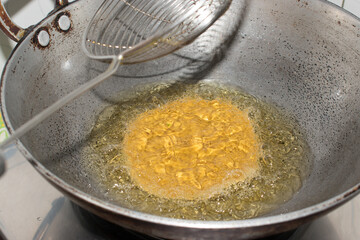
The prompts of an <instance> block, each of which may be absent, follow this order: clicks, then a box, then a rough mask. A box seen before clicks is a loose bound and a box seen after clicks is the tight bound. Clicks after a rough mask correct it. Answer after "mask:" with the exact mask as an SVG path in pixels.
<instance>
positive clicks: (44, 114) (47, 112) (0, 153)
mask: <svg viewBox="0 0 360 240" xmlns="http://www.w3.org/2000/svg"><path fill="white" fill-rule="evenodd" d="M120 63H121V57H115V58H113V60H112V62H111V63H110V65H109V67H108V69H107V70H106V71H105V72H103V73H102V74H100V75H99V76H97V77H96V78H94V79H92V80H90V81H88V82H87V83H85V84H83V85H81V86H80V87H78V88H76V89H75V90H74V91H72V92H70V93H68V94H67V95H66V96H65V97H62V98H60V99H59V100H57V101H56V102H55V103H53V104H52V105H50V106H49V107H47V108H46V109H44V110H43V111H41V112H40V113H38V114H37V115H35V116H34V117H33V118H32V119H30V120H29V121H27V122H26V123H24V124H23V125H22V126H20V127H19V128H18V129H16V130H15V131H14V132H13V133H12V134H11V135H10V136H9V138H7V139H6V140H5V141H4V142H2V143H1V144H0V176H1V174H2V172H4V171H5V157H4V150H5V148H6V147H7V146H8V145H9V144H11V143H12V142H13V141H15V140H16V139H18V138H20V137H21V136H23V135H24V134H26V133H27V132H28V131H30V130H31V129H33V128H34V127H36V126H37V125H38V124H40V123H41V122H42V121H44V120H45V119H47V118H48V117H50V116H51V115H52V114H53V113H55V112H56V111H57V110H59V109H60V108H62V107H63V106H65V105H66V104H68V103H69V102H71V101H72V100H74V99H75V98H77V97H79V96H81V95H82V94H84V93H85V92H87V91H89V90H90V89H92V88H94V87H95V86H97V85H98V84H100V83H101V82H103V81H104V80H106V79H108V78H109V77H111V76H112V75H113V74H114V73H115V72H116V70H117V69H118V67H119V65H120ZM1 170H3V171H1Z"/></svg>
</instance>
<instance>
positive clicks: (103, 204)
mask: <svg viewBox="0 0 360 240" xmlns="http://www.w3.org/2000/svg"><path fill="white" fill-rule="evenodd" d="M314 1H319V2H322V3H324V4H327V5H329V6H331V7H332V8H334V9H336V10H337V11H339V12H341V13H342V14H344V15H347V16H348V17H351V18H353V19H355V20H356V21H357V22H358V23H359V24H360V16H359V17H358V16H356V15H354V14H353V13H351V12H349V11H347V10H346V9H344V8H342V7H340V6H338V5H336V4H334V3H332V2H329V1H327V0H314ZM76 3H77V1H74V2H71V3H69V4H67V5H65V6H63V7H61V8H59V9H56V10H55V11H52V12H51V13H50V14H48V15H47V16H46V17H45V18H44V19H42V20H41V21H40V22H39V23H37V24H35V25H34V26H32V27H31V29H29V30H28V31H27V32H26V34H25V36H24V37H23V38H22V39H20V41H19V42H17V44H16V46H15V48H14V49H13V50H12V51H11V54H10V56H9V58H8V59H7V61H6V63H5V65H4V68H3V71H2V74H1V79H0V105H1V109H0V110H1V114H2V116H3V120H4V125H5V127H6V129H7V131H8V132H9V133H10V134H11V133H12V132H13V131H14V128H13V127H12V124H11V122H10V119H9V116H8V114H7V110H6V108H5V105H6V101H5V97H4V95H5V94H4V89H5V87H4V83H5V81H4V79H5V75H6V74H7V72H8V71H9V65H10V64H11V61H12V58H13V56H14V55H15V54H16V53H17V50H18V48H19V47H20V45H22V43H23V42H24V40H25V39H27V38H28V37H30V36H31V35H32V34H33V33H35V32H36V31H37V29H39V27H41V26H42V24H43V23H44V22H45V21H47V20H48V19H49V18H51V17H53V16H54V15H57V14H58V13H59V12H60V11H63V10H65V9H66V8H67V7H68V6H70V5H73V4H76ZM16 146H17V150H18V151H19V152H20V153H21V154H22V155H23V156H24V158H25V159H26V160H28V161H29V162H30V163H31V164H32V165H33V167H34V168H35V169H36V170H37V171H38V172H39V173H40V174H41V175H42V176H43V177H44V178H45V179H46V180H47V181H48V182H49V183H51V184H52V185H53V186H54V187H56V188H57V189H58V190H59V191H60V192H61V193H63V194H65V195H67V196H68V195H73V196H75V197H76V198H79V199H80V200H81V201H84V202H86V203H89V204H91V205H92V206H96V207H98V208H100V209H102V210H106V211H108V212H111V213H116V214H120V215H122V216H126V217H129V218H131V219H136V220H140V221H145V222H148V223H153V224H161V225H167V226H172V227H182V228H193V229H213V230H221V229H240V228H251V227H264V226H271V225H276V224H282V223H288V222H291V221H296V220H299V219H304V218H307V217H311V216H314V215H320V214H321V213H326V212H327V211H330V210H332V209H334V208H336V207H339V206H341V205H342V204H344V203H345V202H347V201H349V200H351V199H352V198H354V197H355V196H356V195H358V194H359V193H360V183H358V184H356V185H354V186H353V187H351V188H349V189H348V190H346V191H344V192H342V193H340V194H338V195H336V196H334V197H332V198H329V199H327V200H325V201H322V202H319V203H317V204H315V205H311V206H309V207H306V208H303V209H300V210H296V211H292V212H287V213H283V214H278V215H274V216H266V217H261V216H259V217H256V218H252V219H244V220H229V221H224V220H221V221H206V220H186V219H176V218H168V217H162V216H158V215H152V214H148V213H143V212H139V211H136V210H131V209H127V208H124V207H121V206H118V205H116V204H113V203H109V202H107V201H105V200H102V199H99V198H97V197H93V196H91V195H90V194H87V193H85V192H83V191H81V190H79V189H77V188H75V187H73V186H71V185H70V184H68V183H66V182H65V181H64V180H62V179H61V178H60V177H57V176H56V175H55V174H53V173H52V172H51V171H50V170H48V169H47V168H46V167H44V166H43V165H42V164H41V163H40V162H39V161H37V160H36V159H35V158H34V157H33V156H32V154H31V153H30V152H29V151H28V150H27V148H26V147H25V146H24V145H23V144H22V142H21V141H20V140H16ZM5 174H6V173H5ZM60 189H61V190H60ZM300 190H301V188H300ZM300 190H299V191H300ZM295 194H296V193H295Z"/></svg>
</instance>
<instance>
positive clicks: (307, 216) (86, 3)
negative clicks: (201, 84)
mask: <svg viewBox="0 0 360 240" xmlns="http://www.w3.org/2000/svg"><path fill="white" fill-rule="evenodd" d="M57 3H58V4H57V8H56V9H55V10H54V11H53V12H52V13H51V14H49V16H48V17H46V18H45V19H44V20H42V21H41V22H40V23H39V24H38V25H36V26H34V27H32V28H30V29H27V30H23V29H21V28H20V27H18V26H15V25H13V24H12V23H11V22H10V21H9V19H8V18H7V16H2V21H1V22H2V24H3V27H2V28H3V30H5V32H7V33H8V35H9V36H10V37H11V38H12V39H14V40H17V41H18V44H17V46H16V48H15V49H14V51H13V52H12V54H11V56H10V58H9V60H8V61H7V64H6V66H5V68H4V71H3V73H2V79H1V109H2V113H3V116H4V121H5V124H6V126H7V128H8V130H9V131H10V132H12V131H13V130H14V129H16V128H18V127H19V126H20V125H21V124H22V123H24V122H25V121H26V120H28V119H30V118H31V117H32V116H34V115H35V114H36V113H38V112H39V111H41V110H42V109H44V108H45V107H46V106H48V105H49V104H50V103H52V102H54V101H55V100H56V99H58V98H60V97H61V96H63V95H65V94H66V93H68V92H69V91H71V90H72V89H74V88H75V87H76V86H79V85H80V84H82V83H83V82H85V81H87V80H88V79H91V78H93V77H94V76H96V75H97V74H99V72H101V71H103V70H104V69H105V68H106V67H107V64H108V63H106V62H101V61H96V60H90V59H88V58H87V57H86V56H85V55H84V53H83V52H82V51H81V47H80V46H81V37H82V33H83V31H84V30H85V28H86V25H87V23H88V22H89V19H90V18H91V16H92V15H93V14H94V12H95V10H96V9H97V7H98V6H99V5H100V4H101V1H92V0H79V1H76V2H73V3H71V4H67V1H58V2H57ZM240 3H241V4H240ZM232 4H235V5H234V6H236V7H235V8H234V7H233V10H234V11H235V15H234V16H233V17H234V21H233V22H232V23H231V24H229V27H228V29H225V30H227V31H228V32H234V34H229V35H228V36H226V34H225V35H220V37H219V41H218V42H217V43H216V44H215V45H214V46H212V45H211V44H210V45H205V46H206V48H201V46H203V45H201V44H203V43H207V42H206V41H204V39H202V41H195V42H194V43H193V44H191V45H189V46H188V47H186V48H184V49H182V50H181V51H180V52H178V53H175V54H172V55H169V56H167V57H165V58H162V59H159V60H156V61H152V62H148V63H143V64H138V65H132V66H122V67H121V68H120V69H119V71H118V72H117V73H116V74H115V75H114V76H113V77H112V78H110V79H109V80H107V81H106V82H104V83H103V84H102V85H100V86H98V87H97V88H95V89H93V90H92V91H90V92H88V93H86V94H85V95H83V96H82V97H80V98H78V99H77V100H76V101H73V102H72V103H70V104H68V105H67V106H66V107H64V108H63V109H61V110H59V111H58V112H57V113H56V114H54V115H53V116H52V117H51V118H49V119H48V120H46V121H44V122H43V123H42V124H41V125H39V126H38V127H37V128H35V129H33V130H32V131H31V132H30V133H28V134H27V135H25V136H24V137H22V138H21V139H20V140H19V141H18V142H17V145H18V148H19V150H20V151H21V152H22V154H23V155H24V156H25V157H26V158H27V159H28V160H29V161H30V162H31V163H32V165H33V166H34V167H35V168H36V169H37V171H38V172H39V173H40V174H41V175H42V176H43V177H44V178H46V179H47V180H48V181H49V182H50V183H51V184H53V185H54V186H55V187H56V188H57V189H59V190H60V191H61V192H62V193H64V194H65V195H66V196H67V197H69V198H70V199H71V200H72V201H74V202H75V203H77V204H79V205H80V206H82V207H83V208H85V209H87V210H89V211H90V212H92V213H94V214H96V215H98V216H100V217H102V218H104V219H106V220H109V221H111V222H113V223H116V224H118V225H120V226H124V227H126V228H129V229H133V230H136V231H139V232H142V233H146V234H149V235H152V236H158V237H163V238H168V239H172V238H179V239H186V238H188V239H194V238H204V239H206V238H215V239H223V238H230V239H254V238H259V237H264V236H267V235H271V234H276V233H279V232H284V231H287V230H290V229H294V228H296V227H298V226H300V225H301V224H303V223H306V222H308V221H311V220H313V219H314V218H316V217H319V216H321V215H323V214H326V213H327V212H329V211H330V210H332V209H334V208H336V207H338V206H340V205H341V204H343V203H344V202H346V201H348V200H349V199H351V198H352V197H354V196H355V195H356V194H358V193H359V192H360V161H359V156H360V148H359V147H358V146H359V143H360V116H359V110H360V101H359V100H358V97H359V94H360V81H359V80H360V77H359V66H360V21H359V19H358V18H356V17H355V16H352V15H351V14H349V13H347V12H345V11H344V10H342V9H340V8H338V7H336V6H335V5H332V4H330V3H328V2H326V1H321V0H307V1H302V0H291V1H290V0H252V1H248V2H242V1H239V0H233V3H232ZM236 4H239V5H238V6H237V5H236ZM62 16H65V20H64V18H61V17H62ZM236 18H238V20H239V21H237V20H236V21H235V19H236ZM4 19H5V20H4ZM60 19H62V20H61V21H60ZM69 20H70V22H69ZM219 21H220V20H219ZM59 22H60V24H59ZM69 23H70V27H69ZM64 26H65V27H64ZM66 26H67V27H69V28H67V27H66ZM215 30H216V26H215ZM209 31H211V29H209ZM225 32H226V31H225ZM204 34H205V35H204V36H206V34H209V35H208V36H211V32H210V33H204ZM200 38H201V36H200ZM227 39H230V40H227ZM205 40H206V39H205ZM215 42H216V41H215ZM199 49H200V50H199ZM194 50H197V51H198V53H199V55H196V54H190V55H191V57H188V56H189V55H187V53H189V52H190V53H193V52H194ZM195 52H196V51H195ZM177 81H190V82H192V81H216V82H220V83H225V84H231V85H234V86H239V87H241V88H242V89H243V90H244V91H246V92H248V93H249V94H251V95H254V96H256V97H257V98H259V99H262V100H264V101H266V102H269V103H272V104H275V105H277V106H278V107H279V108H281V109H284V110H285V111H287V112H289V113H290V114H291V115H292V116H294V117H295V119H296V120H297V122H298V123H299V125H300V127H301V129H302V130H303V132H304V135H305V138H306V141H307V143H308V144H309V147H310V150H311V155H312V165H311V169H310V173H309V176H308V177H307V178H306V180H305V181H304V182H303V186H302V188H301V189H300V190H299V191H298V192H297V193H296V194H295V195H294V197H293V198H292V199H291V200H290V201H288V202H286V203H284V204H283V205H281V206H280V207H279V208H277V209H276V210H274V211H272V212H270V213H268V214H266V215H264V216H260V217H257V218H254V219H248V220H237V221H195V220H180V219H169V218H164V217H159V216H154V215H150V214H145V213H141V212H136V211H133V210H131V209H126V208H123V207H121V206H118V205H115V204H113V203H111V202H110V201H108V200H107V199H106V196H105V195H104V194H103V193H102V192H101V190H99V189H96V188H95V187H93V186H94V184H93V182H92V181H93V179H92V178H91V176H90V175H89V174H88V173H87V172H86V171H85V170H84V168H83V166H82V165H81V161H79V151H78V149H79V148H80V146H81V145H82V144H83V143H84V142H86V141H87V137H88V135H89V131H90V129H91V128H90V126H91V124H93V123H94V122H95V119H96V116H97V115H98V114H99V113H100V112H101V110H102V109H103V108H104V107H105V106H108V105H111V104H114V103H116V102H117V101H119V100H120V99H122V98H123V97H124V96H123V95H122V94H119V93H123V94H124V95H126V94H125V93H126V92H131V90H132V89H134V88H135V87H137V86H139V85H141V84H148V83H156V82H170V83H173V82H177ZM19 177H20V176H19Z"/></svg>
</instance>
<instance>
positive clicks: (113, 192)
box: [83, 83, 309, 220]
mask: <svg viewBox="0 0 360 240" xmlns="http://www.w3.org/2000/svg"><path fill="white" fill-rule="evenodd" d="M132 96H134V97H131V98H127V100H124V101H122V102H119V103H118V104H117V105H113V106H110V107H107V108H106V109H104V110H103V112H102V113H101V114H100V115H99V117H98V121H97V122H96V124H95V126H94V127H93V129H92V132H91V137H90V139H91V140H90V143H89V146H88V148H87V149H88V150H87V151H86V152H87V153H86V154H85V156H84V158H83V161H86V164H85V165H86V166H88V170H89V171H90V172H91V173H92V174H93V175H94V176H95V178H96V181H97V182H99V186H100V187H102V188H104V189H106V195H107V197H108V198H109V200H110V201H112V202H114V203H116V204H119V205H120V206H124V207H127V208H130V209H134V210H137V211H141V212H146V213H150V214H155V215H161V216H165V217H171V218H180V219H199V220H235V219H247V218H253V217H256V216H259V215H262V214H265V213H267V212H269V211H271V210H272V209H275V208H276V207H278V206H279V205H280V204H282V203H284V202H286V201H288V200H289V199H291V197H292V196H293V195H294V194H295V193H296V192H297V191H298V190H299V188H300V187H301V184H302V181H303V179H304V177H305V175H306V173H307V170H308V165H309V160H308V154H307V153H308V151H307V146H306V143H305V141H304V139H303V137H302V136H301V134H300V132H299V131H298V127H297V126H296V123H295V121H294V120H292V119H291V118H290V117H288V116H287V115H286V114H284V113H283V112H282V111H280V110H279V109H277V108H276V107H274V106H272V105H270V104H268V103H265V102H263V101H260V100H259V99H257V98H255V97H253V96H250V95H248V94H245V93H244V92H242V91H241V90H239V89H236V88H232V87H230V86H220V85H217V84H213V83H198V84H169V85H166V84H163V85H155V86H148V87H145V88H142V89H141V90H138V91H136V92H134V93H133V94H132ZM184 98H201V99H205V100H216V99H217V100H221V101H226V102H229V103H231V104H232V105H234V106H236V107H237V108H238V109H239V110H244V111H245V110H246V111H247V114H248V117H249V119H250V120H251V121H252V122H253V124H254V131H255V133H256V135H257V136H258V138H259V142H261V151H262V154H261V155H259V159H258V165H259V171H258V173H257V174H256V176H254V177H251V178H248V179H245V181H241V182H238V183H235V184H232V185H231V186H230V187H227V188H226V189H225V190H224V191H222V192H220V193H216V194H215V195H212V196H211V197H210V198H207V199H206V198H205V199H204V198H202V199H195V200H189V199H167V198H163V197H158V196H156V195H152V194H149V193H148V192H146V191H144V190H142V188H141V187H139V186H137V185H136V184H134V181H133V180H132V179H131V177H130V175H129V169H127V167H126V164H125V163H126V159H125V155H124V153H123V140H124V136H125V133H126V131H127V128H128V126H129V124H130V123H131V122H132V121H134V120H135V119H136V118H137V116H139V115H140V114H141V113H144V112H146V111H148V110H151V109H155V108H158V107H161V106H163V105H165V104H167V103H170V102H172V101H175V100H179V99H184ZM89 149H90V150H89ZM89 151H90V152H89ZM89 156H90V157H89Z"/></svg>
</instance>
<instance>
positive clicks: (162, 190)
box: [124, 98, 261, 200]
mask: <svg viewBox="0 0 360 240" xmlns="http://www.w3.org/2000/svg"><path fill="white" fill-rule="evenodd" d="M124 153H125V155H126V159H127V160H126V165H127V168H128V169H129V173H130V176H131V178H132V179H133V181H134V182H135V184H136V185H137V186H139V187H141V188H142V189H143V190H145V191H147V192H149V193H151V194H154V195H157V196H159V197H164V198H172V199H187V200H192V199H207V198H209V197H211V196H212V195H214V194H215V193H219V192H221V191H222V190H224V189H225V188H227V187H229V186H230V185H231V184H233V183H236V182H240V181H244V180H245V179H246V178H250V177H254V176H255V175H256V172H257V170H258V168H259V165H258V159H259V157H260V156H261V151H260V143H259V141H258V138H257V136H256V134H255V132H254V129H253V126H252V123H251V122H250V120H249V118H248V113H247V111H241V110H239V109H238V108H236V107H235V106H233V105H231V104H230V103H227V102H225V101H221V100H212V101H209V100H203V99H194V98H184V99H181V100H177V101H173V102H170V103H167V104H165V105H164V106H162V107H160V108H156V109H153V110H150V111H147V112H144V113H142V114H140V115H139V116H138V117H137V118H136V119H135V120H134V121H133V122H132V123H131V124H130V126H129V127H128V131H127V133H126V135H125V138H124Z"/></svg>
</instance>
